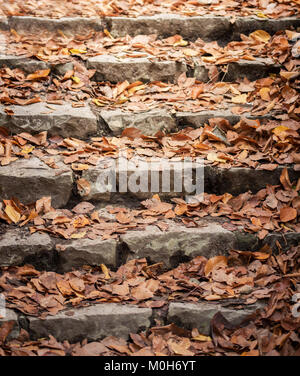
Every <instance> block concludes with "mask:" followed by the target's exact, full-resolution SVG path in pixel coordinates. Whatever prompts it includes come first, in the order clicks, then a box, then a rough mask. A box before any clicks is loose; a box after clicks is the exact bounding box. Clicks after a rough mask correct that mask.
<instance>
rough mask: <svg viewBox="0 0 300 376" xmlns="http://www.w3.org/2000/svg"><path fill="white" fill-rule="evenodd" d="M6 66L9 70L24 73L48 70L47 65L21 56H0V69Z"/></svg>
mask: <svg viewBox="0 0 300 376" xmlns="http://www.w3.org/2000/svg"><path fill="white" fill-rule="evenodd" d="M4 66H7V67H9V68H11V69H15V68H20V69H22V70H23V71H24V72H26V73H33V72H35V71H37V70H42V69H48V68H49V64H47V63H45V62H44V61H40V60H34V59H29V58H26V57H22V56H12V55H0V68H2V67H4Z"/></svg>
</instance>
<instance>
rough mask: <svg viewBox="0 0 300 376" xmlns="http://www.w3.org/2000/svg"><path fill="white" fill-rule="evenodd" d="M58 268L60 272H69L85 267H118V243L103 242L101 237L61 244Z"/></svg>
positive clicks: (111, 240) (110, 240) (113, 240)
mask: <svg viewBox="0 0 300 376" xmlns="http://www.w3.org/2000/svg"><path fill="white" fill-rule="evenodd" d="M59 244H60V247H59V248H58V249H59V250H58V257H59V258H58V268H59V271H60V272H63V273H64V272H68V271H70V270H72V269H73V268H74V269H75V268H80V267H82V266H83V265H97V266H99V265H100V264H105V265H107V266H108V267H117V261H118V260H117V255H118V254H117V241H116V240H115V239H108V240H101V237H99V238H97V239H94V240H91V239H76V240H72V241H68V242H61V241H60V242H59ZM62 249H63V250H62Z"/></svg>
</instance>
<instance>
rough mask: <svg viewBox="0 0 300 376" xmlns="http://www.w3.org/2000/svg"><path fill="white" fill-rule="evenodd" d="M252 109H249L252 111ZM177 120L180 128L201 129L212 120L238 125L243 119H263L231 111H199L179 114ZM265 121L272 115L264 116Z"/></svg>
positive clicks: (247, 113) (246, 113) (248, 113)
mask: <svg viewBox="0 0 300 376" xmlns="http://www.w3.org/2000/svg"><path fill="white" fill-rule="evenodd" d="M250 109H251V108H249V111H250ZM175 115H176V120H177V123H178V126H179V127H180V128H184V127H187V126H191V127H194V128H200V127H202V126H203V125H204V123H208V121H209V119H211V118H223V119H226V120H228V121H229V122H230V123H231V124H233V125H234V124H236V123H237V122H238V121H240V120H241V117H245V118H249V119H252V118H255V119H258V118H261V117H260V116H253V115H251V113H250V112H244V113H243V114H242V115H235V114H233V113H232V112H231V111H230V109H228V110H216V111H201V112H200V111H199V112H177V113H176V114H175ZM263 118H264V119H269V118H271V114H268V115H266V116H263Z"/></svg>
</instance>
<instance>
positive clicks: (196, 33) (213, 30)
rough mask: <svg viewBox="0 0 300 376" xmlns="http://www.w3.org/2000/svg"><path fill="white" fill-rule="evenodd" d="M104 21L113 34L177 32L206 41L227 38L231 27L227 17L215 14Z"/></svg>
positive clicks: (112, 18) (168, 34) (113, 18)
mask: <svg viewBox="0 0 300 376" xmlns="http://www.w3.org/2000/svg"><path fill="white" fill-rule="evenodd" d="M106 22H107V24H108V27H109V29H110V32H111V34H112V35H113V36H125V35H127V34H129V35H139V34H158V36H160V37H168V36H171V35H175V34H179V35H181V36H182V37H183V38H187V39H197V38H202V39H204V40H206V41H208V40H217V39H228V33H231V29H232V26H231V24H230V19H229V18H226V17H216V16H199V17H197V16H196V17H183V16H180V15H177V14H159V15H155V16H143V17H137V18H127V17H107V18H106Z"/></svg>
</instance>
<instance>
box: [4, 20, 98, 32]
mask: <svg viewBox="0 0 300 376" xmlns="http://www.w3.org/2000/svg"><path fill="white" fill-rule="evenodd" d="M9 27H10V29H15V30H16V31H17V32H18V33H25V34H31V33H41V31H50V32H53V31H57V30H63V32H64V34H67V35H68V34H79V35H80V34H87V33H88V31H89V30H97V31H100V30H103V25H102V20H101V18H97V17H91V18H83V17H63V18H59V19H55V18H44V17H32V16H22V17H20V16H13V17H11V18H10V19H9Z"/></svg>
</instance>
